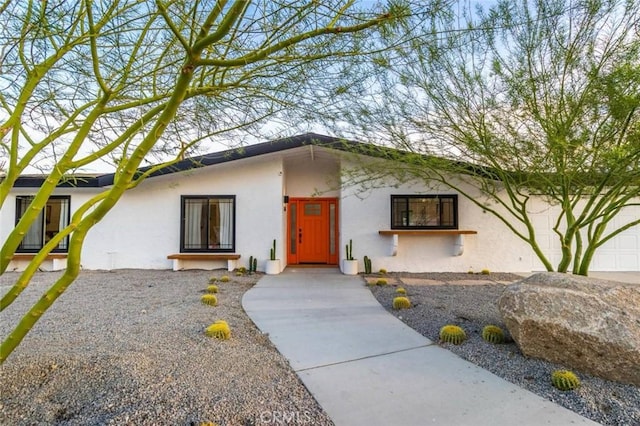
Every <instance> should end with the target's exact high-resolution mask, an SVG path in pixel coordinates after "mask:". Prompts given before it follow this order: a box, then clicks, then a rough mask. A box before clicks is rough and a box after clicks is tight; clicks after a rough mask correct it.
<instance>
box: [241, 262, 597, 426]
mask: <svg viewBox="0 0 640 426" xmlns="http://www.w3.org/2000/svg"><path fill="white" fill-rule="evenodd" d="M242 304H243V307H244V309H245V310H246V312H247V314H248V315H249V316H250V317H251V319H252V320H253V321H254V322H255V323H256V325H257V326H258V327H259V328H260V330H262V331H263V332H264V333H268V334H269V338H270V339H271V341H272V342H273V343H274V344H275V346H276V347H277V348H278V350H279V351H280V352H281V353H282V354H283V355H284V356H285V357H286V358H287V359H288V360H289V363H290V364H291V366H292V367H293V369H294V370H295V371H296V372H297V373H298V375H299V376H300V379H301V380H302V381H303V383H304V384H305V385H306V387H307V388H308V389H309V391H310V392H311V393H312V394H313V395H314V397H315V398H316V400H317V401H318V403H319V404H320V405H321V406H322V407H323V408H324V409H325V411H326V412H327V414H328V415H329V416H330V417H331V419H333V421H334V423H335V424H336V425H337V426H343V425H345V426H346V425H348V426H357V425H363V426H364V425H367V426H375V425H385V426H386V425H403V426H411V425H420V426H423V425H430V424H433V425H453V426H458V425H474V426H481V425H491V426H500V425H505V426H506V425H509V426H511V425H569V424H573V425H588V424H591V425H595V424H597V423H594V422H592V421H590V420H588V419H586V418H584V417H582V416H579V415H578V414H575V413H573V412H572V411H570V410H567V409H565V408H563V407H560V406H559V405H556V404H554V403H552V402H549V401H547V400H545V399H543V398H541V397H539V396H537V395H535V394H533V393H531V392H529V391H526V390H524V389H522V388H520V387H518V386H516V385H513V384H511V383H509V382H507V381H505V380H503V379H501V378H499V377H497V376H495V375H494V374H492V373H490V372H488V371H487V370H484V369H482V368H480V367H477V366H476V365H474V364H472V363H469V362H467V361H464V360H463V359H461V358H459V357H458V356H457V355H455V354H453V353H452V352H449V351H447V350H446V349H442V348H441V347H439V346H438V345H436V344H434V343H433V342H431V341H430V340H428V339H426V338H425V337H423V336H422V335H420V334H419V333H417V332H415V331H414V330H412V329H411V328H409V327H408V326H406V325H405V324H404V323H402V322H401V321H400V320H398V319H397V318H395V317H394V316H393V315H391V314H389V313H388V312H387V311H386V310H385V309H384V308H383V307H382V306H380V304H379V303H378V302H377V301H376V300H375V298H374V297H373V295H372V294H371V292H370V291H369V290H368V289H367V288H366V287H365V286H364V285H363V281H362V279H361V278H360V277H353V276H345V275H342V274H341V273H340V272H339V271H338V270H336V269H302V268H300V269H295V268H287V270H286V271H285V272H284V273H282V274H280V275H267V276H265V277H264V278H262V279H260V281H259V282H258V284H256V286H254V288H252V289H251V290H249V291H248V292H247V293H245V295H244V297H243V299H242Z"/></svg>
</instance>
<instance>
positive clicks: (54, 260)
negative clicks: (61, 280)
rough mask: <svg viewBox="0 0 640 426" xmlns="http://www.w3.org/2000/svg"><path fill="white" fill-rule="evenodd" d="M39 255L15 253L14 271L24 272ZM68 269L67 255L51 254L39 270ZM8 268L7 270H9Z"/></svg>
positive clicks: (13, 257) (12, 267) (11, 266)
mask: <svg viewBox="0 0 640 426" xmlns="http://www.w3.org/2000/svg"><path fill="white" fill-rule="evenodd" d="M37 254H38V253H15V254H14V255H13V256H12V257H11V261H12V263H13V265H9V268H11V269H12V270H14V271H23V270H24V269H25V268H26V267H27V265H28V264H29V262H31V261H32V260H33V258H34V257H36V255H37ZM66 267H67V253H49V254H48V255H47V257H45V258H44V261H43V262H42V265H40V267H39V268H38V269H40V270H43V271H60V270H62V269H64V268H66ZM9 268H7V269H9Z"/></svg>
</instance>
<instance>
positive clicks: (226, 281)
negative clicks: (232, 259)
mask: <svg viewBox="0 0 640 426" xmlns="http://www.w3.org/2000/svg"><path fill="white" fill-rule="evenodd" d="M220 282H221V283H228V282H229V277H228V276H227V275H223V276H221V277H220Z"/></svg>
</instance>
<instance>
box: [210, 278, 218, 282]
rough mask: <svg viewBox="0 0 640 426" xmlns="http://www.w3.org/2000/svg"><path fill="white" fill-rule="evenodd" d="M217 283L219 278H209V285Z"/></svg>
mask: <svg viewBox="0 0 640 426" xmlns="http://www.w3.org/2000/svg"><path fill="white" fill-rule="evenodd" d="M216 282H218V277H211V278H209V283H216Z"/></svg>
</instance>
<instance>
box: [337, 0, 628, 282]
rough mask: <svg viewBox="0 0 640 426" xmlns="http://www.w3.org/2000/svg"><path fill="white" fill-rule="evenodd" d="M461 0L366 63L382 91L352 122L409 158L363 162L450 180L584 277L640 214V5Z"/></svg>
mask: <svg viewBox="0 0 640 426" xmlns="http://www.w3.org/2000/svg"><path fill="white" fill-rule="evenodd" d="M460 3H463V2H459V3H458V4H454V6H453V7H452V8H450V9H449V10H447V11H446V12H444V13H441V14H438V15H437V16H433V17H432V19H422V21H421V22H417V21H414V22H413V25H412V26H408V27H406V28H407V31H410V32H411V33H412V34H413V39H412V42H411V43H410V44H409V45H401V46H399V47H396V48H394V49H392V50H390V51H386V52H383V53H381V54H379V55H376V56H375V57H374V58H373V61H372V63H370V64H369V65H368V67H369V68H368V69H369V73H370V75H374V74H375V76H376V77H375V78H372V79H371V80H372V81H371V82H370V87H374V88H377V89H378V90H377V91H376V93H375V94H374V95H372V96H370V97H369V98H366V99H363V100H360V101H359V103H358V105H353V103H352V104H351V108H350V109H351V110H352V111H354V114H352V115H351V116H349V117H347V118H346V119H345V120H346V121H347V122H350V123H357V124H359V128H360V129H362V130H361V131H360V133H359V134H358V137H359V138H367V137H368V138H369V139H370V140H372V141H373V142H375V143H378V144H379V143H380V141H384V142H386V143H387V144H388V145H391V146H394V147H396V148H399V149H401V150H403V151H404V153H403V154H402V158H401V160H402V161H403V164H404V165H403V166H398V167H395V168H393V169H384V168H380V167H373V168H372V167H368V168H365V167H363V168H362V169H361V170H360V172H361V174H364V176H366V177H367V179H369V178H370V177H372V176H378V177H382V176H384V175H385V174H389V173H393V174H396V175H397V176H400V177H401V178H416V177H418V178H420V179H421V180H424V181H426V182H440V183H441V184H444V185H447V186H449V187H451V188H453V189H455V190H457V191H458V192H459V193H460V194H462V195H463V196H466V197H467V198H469V199H470V200H471V201H472V202H473V203H475V204H477V205H478V206H479V207H481V208H482V209H483V210H484V211H486V212H489V213H492V214H494V215H495V216H497V217H498V218H499V219H500V220H501V221H502V222H503V223H504V224H505V225H506V226H507V227H508V228H509V229H510V230H511V231H512V232H513V233H515V235H517V236H518V237H519V238H521V239H522V240H524V241H525V242H526V243H528V244H529V245H530V246H531V248H532V250H533V251H534V252H535V254H536V255H537V257H538V258H539V259H540V261H541V262H542V264H543V265H544V266H545V267H546V269H547V270H549V271H552V270H557V271H560V272H567V271H572V272H573V273H575V274H582V275H587V273H588V271H589V267H590V263H591V261H592V259H593V256H594V254H595V253H596V251H597V250H598V248H599V247H601V246H602V245H603V244H605V243H606V242H607V241H609V240H611V239H612V238H613V237H615V236H616V235H618V234H620V233H621V232H623V231H625V230H627V229H629V228H631V227H634V226H638V224H640V217H638V215H637V214H633V213H632V212H633V211H635V212H637V211H638V210H637V207H634V206H638V205H639V200H640V198H639V197H640V32H639V31H638V28H640V3H638V2H631V1H624V0H602V1H599V0H584V1H582V0H578V1H564V0H535V1H499V2H497V3H496V4H495V5H494V6H493V7H491V8H489V9H488V10H483V9H482V8H480V7H477V8H466V7H465V6H463V5H461V4H460ZM464 4H465V5H467V3H464ZM392 42H393V41H391V42H390V43H392ZM389 45H391V44H389ZM360 66H364V65H362V64H360ZM345 102H346V101H345ZM380 152H382V151H379V153H380ZM386 154H387V155H389V156H390V157H393V154H390V151H387V152H386ZM452 176H456V177H458V178H457V179H452ZM540 198H543V199H544V200H545V202H548V203H551V204H552V205H554V206H555V207H554V208H553V209H552V210H551V211H552V212H554V213H552V214H553V220H554V221H555V223H554V225H553V232H555V235H556V236H557V238H558V240H559V243H560V244H559V246H560V247H561V250H562V257H561V259H560V260H559V262H558V263H557V264H552V261H551V260H550V257H549V253H546V252H545V251H544V250H543V249H542V248H541V246H540V245H539V243H538V239H537V235H536V229H535V227H534V224H533V222H532V218H533V214H534V213H536V208H537V207H535V200H536V199H538V200H539V199H540ZM632 209H636V210H632ZM555 212H557V213H555ZM623 218H625V219H624V220H623ZM614 219H616V220H614Z"/></svg>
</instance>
